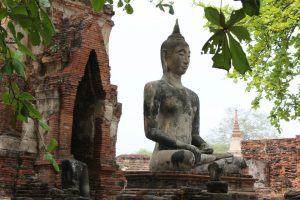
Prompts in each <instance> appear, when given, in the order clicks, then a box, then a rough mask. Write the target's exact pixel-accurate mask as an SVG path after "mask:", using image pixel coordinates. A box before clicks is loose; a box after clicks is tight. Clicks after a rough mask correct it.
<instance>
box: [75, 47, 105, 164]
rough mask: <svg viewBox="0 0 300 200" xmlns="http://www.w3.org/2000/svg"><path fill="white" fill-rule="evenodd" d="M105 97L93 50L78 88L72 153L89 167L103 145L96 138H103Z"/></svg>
mask: <svg viewBox="0 0 300 200" xmlns="http://www.w3.org/2000/svg"><path fill="white" fill-rule="evenodd" d="M104 97H105V93H104V91H103V88H102V83H101V79H100V69H99V65H98V62H97V57H96V53H95V51H94V50H93V51H91V53H90V55H89V59H88V62H87V64H86V67H85V72H84V76H83V77H82V79H81V81H80V82H79V85H78V87H77V93H76V98H75V105H74V112H73V127H72V140H71V153H72V154H73V156H74V158H75V159H77V160H79V161H82V162H85V163H86V164H88V165H89V163H90V162H91V161H92V160H93V159H95V149H96V148H98V147H99V145H100V143H101V141H99V140H98V139H96V140H95V138H101V129H100V126H99V123H101V120H100V117H101V116H100V115H101V112H100V113H99V110H103V109H101V106H102V102H103V99H104ZM95 136H97V137H95ZM96 142H97V144H96ZM97 156H99V155H98V154H97Z"/></svg>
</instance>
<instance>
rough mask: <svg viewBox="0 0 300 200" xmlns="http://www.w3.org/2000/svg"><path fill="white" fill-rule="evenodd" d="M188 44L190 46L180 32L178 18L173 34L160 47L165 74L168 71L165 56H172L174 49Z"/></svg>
mask: <svg viewBox="0 0 300 200" xmlns="http://www.w3.org/2000/svg"><path fill="white" fill-rule="evenodd" d="M179 45H183V46H187V47H189V45H188V43H187V42H186V41H185V39H184V37H183V36H182V35H181V33H180V28H179V25H178V19H176V23H175V25H174V29H173V32H172V34H171V35H170V36H169V37H168V39H166V40H165V41H164V42H163V43H162V45H161V48H160V57H161V64H162V67H163V73H164V74H165V73H166V72H167V66H166V63H165V62H164V60H165V59H164V58H166V57H168V56H170V55H171V54H172V53H173V51H174V49H175V48H176V47H177V46H179Z"/></svg>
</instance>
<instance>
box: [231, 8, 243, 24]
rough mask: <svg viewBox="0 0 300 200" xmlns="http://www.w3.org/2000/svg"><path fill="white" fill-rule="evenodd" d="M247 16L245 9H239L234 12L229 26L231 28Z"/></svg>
mask: <svg viewBox="0 0 300 200" xmlns="http://www.w3.org/2000/svg"><path fill="white" fill-rule="evenodd" d="M245 17H246V15H245V13H244V10H243V8H241V9H239V10H234V11H232V13H231V15H230V18H229V20H228V22H227V26H228V27H230V26H232V25H234V24H236V23H237V22H239V21H241V20H242V19H243V18H245Z"/></svg>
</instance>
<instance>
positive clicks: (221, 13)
mask: <svg viewBox="0 0 300 200" xmlns="http://www.w3.org/2000/svg"><path fill="white" fill-rule="evenodd" d="M220 25H221V26H222V27H223V28H226V23H225V15H224V13H223V12H222V11H221V12H220Z"/></svg>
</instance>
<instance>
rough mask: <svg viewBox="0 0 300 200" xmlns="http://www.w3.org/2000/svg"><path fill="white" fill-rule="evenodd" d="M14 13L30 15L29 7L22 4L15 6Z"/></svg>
mask: <svg viewBox="0 0 300 200" xmlns="http://www.w3.org/2000/svg"><path fill="white" fill-rule="evenodd" d="M12 14H14V15H25V16H27V15H28V12H27V9H26V7H25V6H23V5H20V6H17V7H14V8H13V9H12Z"/></svg>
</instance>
